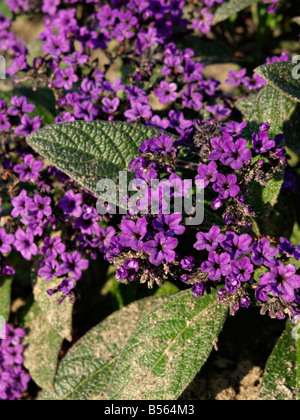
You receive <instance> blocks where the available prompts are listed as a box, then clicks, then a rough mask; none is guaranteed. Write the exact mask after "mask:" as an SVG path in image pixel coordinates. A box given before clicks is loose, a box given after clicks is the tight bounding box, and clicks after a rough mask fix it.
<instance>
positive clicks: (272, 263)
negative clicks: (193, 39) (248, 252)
mask: <svg viewBox="0 0 300 420" xmlns="http://www.w3.org/2000/svg"><path fill="white" fill-rule="evenodd" d="M252 250H253V255H252V258H251V260H252V262H253V264H255V265H265V266H266V267H276V265H277V263H278V261H277V260H276V259H275V257H276V255H277V254H278V253H279V251H278V249H277V248H274V247H272V246H271V243H270V241H269V239H267V238H263V239H262V240H261V241H260V242H255V243H254V245H253V247H252Z"/></svg>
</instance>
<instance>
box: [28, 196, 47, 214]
mask: <svg viewBox="0 0 300 420" xmlns="http://www.w3.org/2000/svg"><path fill="white" fill-rule="evenodd" d="M28 209H29V210H30V211H32V212H34V213H35V216H36V217H37V218H38V219H43V217H44V216H45V217H49V216H51V214H52V208H51V198H50V197H44V198H43V197H41V196H40V195H38V194H35V196H34V198H33V201H32V202H31V203H30V204H29V206H28Z"/></svg>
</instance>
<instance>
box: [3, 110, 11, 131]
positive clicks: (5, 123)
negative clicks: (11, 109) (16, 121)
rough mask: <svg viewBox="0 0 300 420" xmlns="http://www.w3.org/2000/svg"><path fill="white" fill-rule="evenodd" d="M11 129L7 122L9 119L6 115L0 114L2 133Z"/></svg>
mask: <svg viewBox="0 0 300 420" xmlns="http://www.w3.org/2000/svg"><path fill="white" fill-rule="evenodd" d="M10 127H11V125H10V123H9V122H8V121H7V117H6V115H5V114H2V112H0V131H7V130H9V129H10Z"/></svg>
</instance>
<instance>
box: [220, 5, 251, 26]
mask: <svg viewBox="0 0 300 420" xmlns="http://www.w3.org/2000/svg"><path fill="white" fill-rule="evenodd" d="M256 1H257V0H229V1H226V2H224V3H223V4H222V5H221V6H220V7H218V9H217V11H216V13H215V20H214V23H218V22H222V21H223V20H226V19H228V18H229V17H230V16H232V15H234V14H235V13H238V12H240V11H241V10H244V9H246V8H247V7H249V6H251V5H252V4H253V3H256Z"/></svg>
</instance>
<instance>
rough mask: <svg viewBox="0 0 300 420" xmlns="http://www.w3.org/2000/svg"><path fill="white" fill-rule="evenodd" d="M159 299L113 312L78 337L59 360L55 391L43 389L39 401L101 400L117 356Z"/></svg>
mask: <svg viewBox="0 0 300 420" xmlns="http://www.w3.org/2000/svg"><path fill="white" fill-rule="evenodd" d="M162 301H163V298H162V297H155V298H153V297H151V298H146V299H142V300H140V301H137V302H134V303H132V304H130V305H129V306H127V307H125V308H122V309H121V310H119V311H117V312H114V313H113V314H112V315H111V316H109V317H108V318H107V319H106V320H104V321H103V322H101V323H100V324H99V325H98V326H97V327H95V328H93V329H92V330H91V331H90V332H88V333H87V334H86V335H85V336H84V337H82V338H81V339H80V340H79V341H78V342H77V343H76V344H75V345H74V346H73V347H72V348H71V350H69V352H68V353H67V355H66V356H65V357H64V359H63V360H62V361H61V363H60V365H59V368H58V372H57V376H56V378H55V384H54V385H55V392H48V391H44V392H43V393H42V394H41V395H40V399H41V400H102V399H105V398H106V388H107V385H108V383H109V381H110V378H111V374H112V372H113V369H114V367H115V364H116V361H117V358H118V357H119V355H120V353H121V350H122V348H123V347H124V345H125V343H126V341H127V339H128V338H129V337H130V334H131V333H132V331H133V330H134V328H135V326H136V324H137V323H138V322H140V321H141V319H142V318H143V317H144V316H145V315H146V314H147V313H149V312H150V311H151V310H153V309H154V308H155V307H156V306H158V305H159V304H160V303H161V302H162Z"/></svg>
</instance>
